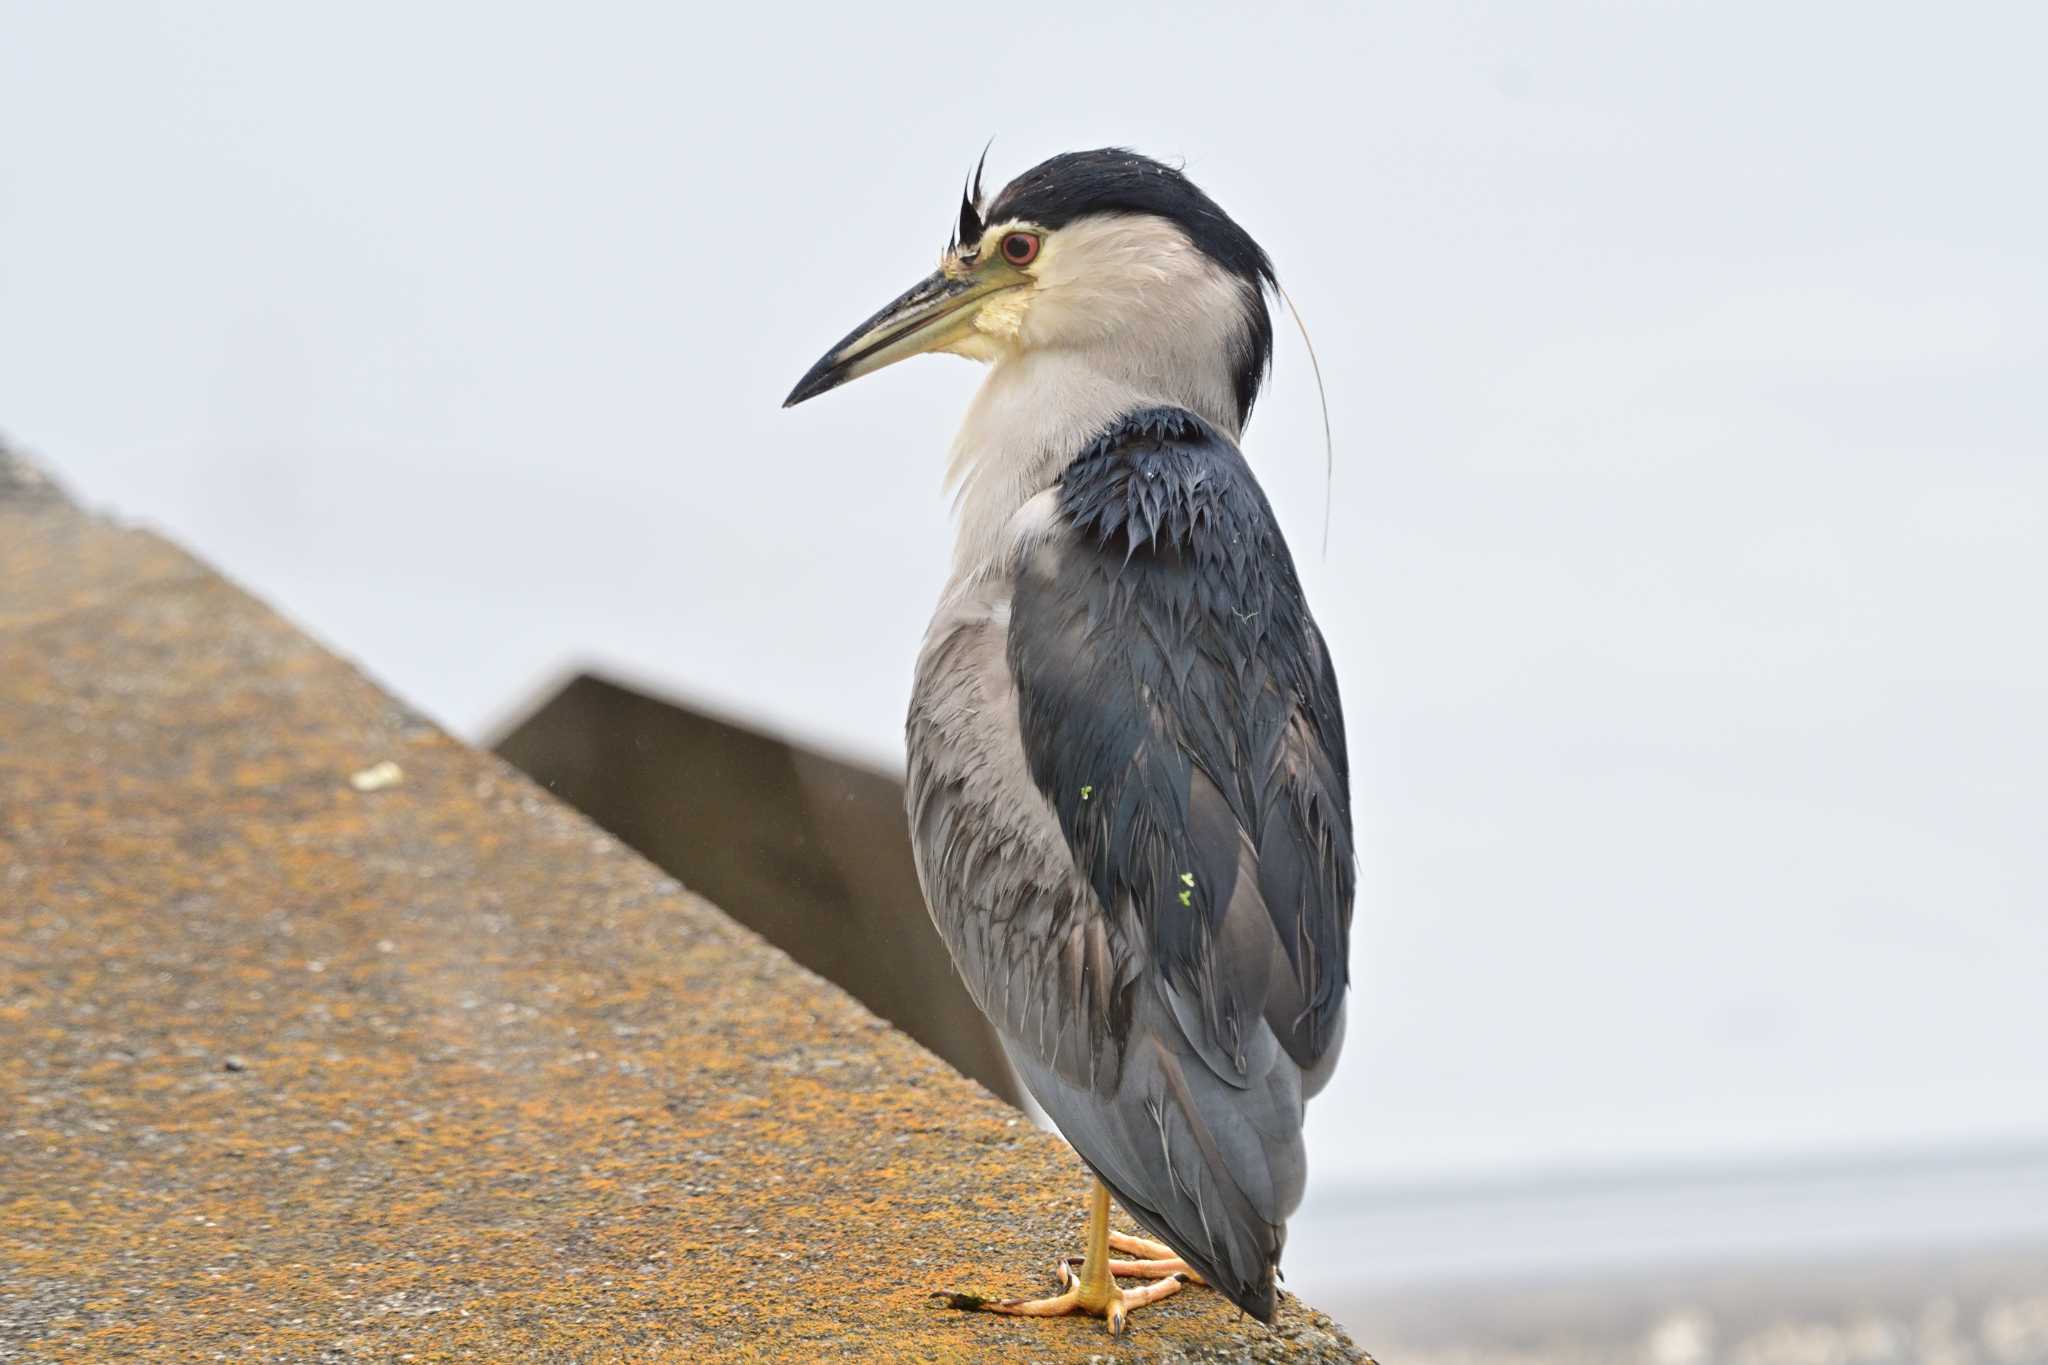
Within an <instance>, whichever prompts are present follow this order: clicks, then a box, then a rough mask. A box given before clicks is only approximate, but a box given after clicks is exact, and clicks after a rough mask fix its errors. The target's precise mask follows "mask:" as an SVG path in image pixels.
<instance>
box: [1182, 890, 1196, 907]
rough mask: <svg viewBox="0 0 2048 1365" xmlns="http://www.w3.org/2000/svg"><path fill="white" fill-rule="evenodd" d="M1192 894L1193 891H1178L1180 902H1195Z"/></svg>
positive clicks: (1187, 903)
mask: <svg viewBox="0 0 2048 1365" xmlns="http://www.w3.org/2000/svg"><path fill="white" fill-rule="evenodd" d="M1194 896H1195V893H1194V892H1192V891H1183V892H1181V893H1180V903H1181V904H1182V905H1193V904H1194V903H1195V901H1194Z"/></svg>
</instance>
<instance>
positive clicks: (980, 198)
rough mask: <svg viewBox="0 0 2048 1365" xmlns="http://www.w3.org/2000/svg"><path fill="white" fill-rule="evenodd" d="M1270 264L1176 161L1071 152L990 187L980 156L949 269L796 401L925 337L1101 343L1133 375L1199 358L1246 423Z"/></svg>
mask: <svg viewBox="0 0 2048 1365" xmlns="http://www.w3.org/2000/svg"><path fill="white" fill-rule="evenodd" d="M1273 283H1274V281H1273V265H1272V262H1271V261H1269V260H1268V259H1267V258H1266V253H1265V252H1264V251H1263V250H1262V249H1261V248H1260V247H1259V244H1258V243H1257V242H1255V241H1253V240H1252V239H1251V236H1250V235H1249V234H1248V233H1246V232H1245V230H1244V229H1243V228H1241V227H1239V226H1238V225H1237V224H1236V223H1235V222H1234V221H1232V219H1231V218H1230V216H1229V215H1228V214H1226V213H1225V212H1224V211H1223V210H1222V209H1220V208H1218V207H1217V205H1216V201H1215V200H1213V199H1211V198H1210V197H1209V196H1208V195H1206V194H1204V193H1203V192H1202V191H1201V189H1200V188H1198V187H1197V186H1196V185H1195V183H1194V182H1193V181H1191V180H1189V179H1188V178H1187V176H1185V175H1183V174H1182V173H1181V172H1180V171H1178V170H1176V169H1174V168H1173V167H1171V166H1167V165H1163V164H1161V163H1160V162H1157V161H1154V160H1152V159H1151V158H1150V157H1145V156H1140V155H1138V154H1137V153H1136V152H1130V151H1125V150H1123V149H1121V148H1113V147H1112V148H1103V149H1101V150H1099V151H1092V152H1067V153H1064V154H1063V155H1060V156H1056V157H1053V158H1052V159H1051V160H1050V161H1046V162H1043V163H1042V164H1040V165H1038V166H1035V167H1033V168H1032V169H1031V170H1029V171H1026V172H1025V173H1024V174H1023V175H1021V176H1019V177H1017V179H1015V180H1013V181H1011V182H1010V184H1008V185H1007V186H1005V187H1004V188H1003V189H1002V191H1001V192H1000V193H998V194H996V195H995V196H994V197H993V198H989V197H987V196H985V195H983V193H982V190H981V170H980V168H979V167H977V168H976V170H975V173H974V178H973V180H972V182H971V183H970V184H969V186H968V188H967V191H966V193H965V195H964V196H963V199H962V202H961V205H960V221H959V227H958V229H957V230H956V232H955V233H954V236H953V239H952V241H951V242H949V243H948V244H947V247H946V250H945V252H944V254H943V255H941V257H940V258H939V268H938V269H937V270H935V271H934V272H932V274H931V275H929V276H928V277H926V278H925V279H923V280H921V281H919V282H918V283H917V284H915V285H913V286H912V287H911V288H910V289H909V290H908V291H906V292H905V293H904V294H903V295H902V296H901V297H899V298H897V299H896V300H895V301H894V302H892V303H890V304H889V305H888V306H887V307H885V308H883V309H882V311H881V312H879V313H877V314H875V315H874V316H873V317H871V318H869V319H868V320H867V321H866V322H864V323H862V324H861V325H860V326H859V327H857V328H855V329H854V330H853V332H852V334H851V335H849V336H847V337H846V338H845V339H844V340H843V341H841V342H840V343H839V344H838V345H837V346H834V347H833V348H832V349H831V350H829V351H827V352H826V353H825V355H824V357H823V358H822V359H820V360H819V361H818V363H817V364H816V365H814V366H812V367H811V370H810V373H808V374H806V375H805V376H804V377H803V378H802V379H801V380H800V381H798V383H797V386H796V387H795V388H794V389H792V390H791V391H790V395H789V397H788V398H787V399H786V400H784V404H783V406H785V407H789V406H792V405H794V404H797V403H801V402H803V401H804V400H806V399H809V398H815V397H817V396H818V395H819V394H821V393H824V392H825V391H826V390H828V389H834V388H837V387H838V386H839V385H841V384H844V383H846V382H847V381H848V380H850V379H858V378H859V377H860V376H862V375H864V374H871V373H873V372H874V371H876V370H879V369H881V368H882V367H883V366H885V365H893V364H895V363H896V362H897V361H899V360H903V359H906V358H908V357H910V356H914V355H922V354H924V353H926V352H928V351H946V352H950V353H951V354H954V355H964V356H967V357H970V358H972V359H975V360H983V361H991V362H995V363H998V364H1000V363H1002V362H1004V361H1005V360H1009V359H1013V358H1016V357H1019V356H1023V355H1027V354H1030V353H1032V352H1039V351H1055V350H1065V351H1074V352H1083V353H1097V354H1100V355H1101V356H1103V357H1104V358H1105V360H1107V359H1108V358H1111V357H1113V358H1114V360H1115V363H1116V364H1117V365H1118V366H1120V367H1122V368H1124V369H1127V370H1130V371H1132V372H1134V373H1137V374H1140V375H1142V374H1144V373H1145V372H1146V371H1148V370H1152V371H1157V372H1161V373H1172V372H1175V371H1177V370H1180V369H1184V368H1189V367H1195V368H1199V369H1201V370H1204V371H1206V372H1209V373H1212V374H1213V376H1214V383H1215V386H1216V387H1217V388H1218V389H1219V392H1218V393H1217V394H1216V400H1217V406H1219V407H1222V408H1224V409H1226V412H1225V413H1221V414H1217V415H1218V416H1219V417H1225V418H1227V416H1228V415H1229V413H1228V411H1227V410H1228V409H1231V408H1234V409H1235V413H1234V415H1235V417H1236V421H1235V422H1233V423H1230V425H1232V426H1233V427H1237V426H1241V425H1242V424H1243V421H1244V417H1245V415H1246V414H1247V413H1248V412H1249V411H1250V410H1251V405H1252V400H1253V399H1254V398H1256V397H1257V396H1258V391H1259V385H1260V384H1261V383H1262V382H1263V380H1264V378H1265V374H1266V369H1267V366H1268V364H1269V363H1270V361H1271V358H1272V351H1273V323H1272V316H1271V314H1270V313H1269V312H1268V311H1267V306H1266V291H1267V290H1268V289H1270V288H1272V287H1273Z"/></svg>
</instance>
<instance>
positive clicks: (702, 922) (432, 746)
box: [0, 456, 1364, 1361]
mask: <svg viewBox="0 0 2048 1365" xmlns="http://www.w3.org/2000/svg"><path fill="white" fill-rule="evenodd" d="M365 552H366V553H374V547H373V546H369V547H366V550H365ZM459 609H460V604H459V603H451V604H450V610H451V611H453V610H459ZM386 763H389V764H395V765H397V768H398V769H399V770H400V772H401V773H402V777H400V778H398V779H397V780H395V781H394V780H393V778H392V774H391V770H390V769H388V768H379V767H378V765H380V764H386ZM372 774H375V775H374V776H373V775H372ZM352 778H355V779H357V780H355V781H352V780H351V779H352ZM0 1100H4V1102H0V1360H7V1361H17V1360H35V1361H83V1360H105V1359H161V1360H208V1359H222V1360H228V1359H231V1360H291V1361H307V1360H319V1361H346V1360H357V1359H363V1360H408V1359H410V1360H419V1361H439V1360H493V1361H499V1360H524V1359H540V1360H562V1361H600V1360H626V1359H632V1360H678V1361H680V1360H691V1361H696V1360H776V1359H788V1360H819V1359H859V1360H1033V1361H1064V1360H1073V1361H1079V1360H1089V1359H1131V1360H1141V1359H1142V1360H1174V1361H1206V1360H1238V1359H1245V1360H1259V1361H1308V1360H1318V1361H1320V1360H1356V1359H1362V1358H1364V1357H1363V1356H1362V1354H1361V1353H1360V1352H1358V1350H1357V1349H1356V1348H1355V1347H1354V1346H1353V1345H1352V1344H1351V1343H1350V1342H1349V1341H1348V1340H1347V1339H1346V1338H1345V1336H1344V1335H1343V1333H1342V1332H1341V1331H1339V1330H1338V1329H1337V1328H1336V1327H1335V1326H1333V1325H1332V1324H1331V1323H1330V1321H1329V1320H1328V1319H1326V1318H1324V1317H1322V1316H1321V1315H1319V1314H1317V1313H1314V1312H1312V1311H1310V1310H1308V1309H1307V1308H1305V1307H1304V1306H1302V1305H1301V1304H1299V1303H1298V1302H1295V1301H1292V1300H1289V1301H1288V1302H1287V1303H1286V1304H1285V1305H1284V1306H1283V1308H1282V1312H1281V1317H1280V1320H1279V1323H1278V1325H1277V1327H1276V1328H1274V1329H1272V1330H1268V1329H1266V1328H1263V1327H1261V1326H1259V1325H1258V1324H1256V1323H1253V1322H1250V1321H1248V1320H1241V1319H1240V1318H1239V1316H1238V1314H1237V1313H1236V1311H1235V1310H1234V1309H1232V1308H1230V1307H1229V1305H1228V1304H1226V1303H1225V1302H1224V1301H1223V1300H1221V1299H1220V1298H1219V1297H1217V1296H1215V1295H1213V1294H1211V1293H1209V1292H1207V1291H1190V1292H1187V1293H1183V1294H1181V1295H1180V1296H1178V1297H1177V1298H1175V1299H1174V1300H1172V1301H1170V1302H1168V1303H1166V1304H1163V1305H1160V1306H1159V1307H1156V1308H1152V1309H1147V1310H1145V1311H1143V1312H1141V1313H1139V1314H1138V1315H1136V1317H1135V1318H1134V1322H1133V1331H1132V1333H1131V1335H1129V1336H1128V1337H1126V1338H1125V1339H1124V1340H1123V1341H1122V1342H1120V1343H1119V1342H1113V1341H1112V1339H1111V1338H1110V1337H1108V1336H1107V1335H1106V1334H1105V1332H1104V1331H1103V1328H1102V1325H1101V1324H1100V1323H1099V1322H1096V1321H1093V1320H1081V1319H1069V1320H1063V1321H1055V1322H1031V1321H1017V1320H1004V1319H998V1318H992V1317H985V1316H971V1315H965V1314H959V1313H954V1312H949V1311H946V1310H943V1309H941V1308H938V1307H936V1306H934V1304H933V1303H932V1301H931V1298H930V1295H931V1294H932V1292H933V1291H936V1290H945V1289H955V1288H973V1289H977V1290H981V1291H983V1292H1002V1293H1020V1292H1042V1291H1044V1290H1046V1289H1048V1288H1049V1287H1050V1286H1051V1283H1052V1278H1051V1270H1052V1266H1053V1263H1054V1260H1055V1258H1056V1257H1057V1256H1059V1255H1061V1254H1063V1253H1065V1252H1068V1251H1071V1250H1075V1249H1077V1240H1078V1235H1079V1230H1080V1216H1081V1210H1082V1197H1083V1194H1084V1192H1085V1182H1084V1177H1083V1173H1082V1170H1081V1168H1080V1166H1079V1165H1078V1163H1077V1162H1076V1161H1075V1160H1074V1159H1073V1157H1072V1156H1071V1154H1070V1153H1068V1152H1067V1151H1066V1149H1065V1148H1064V1146H1063V1145H1062V1144H1060V1143H1059V1142H1058V1141H1057V1140H1056V1139H1054V1138H1051V1137H1048V1136H1046V1135H1044V1134H1041V1133H1038V1132H1035V1131H1034V1130H1033V1129H1032V1128H1031V1127H1030V1126H1029V1124H1028V1123H1025V1122H1023V1121H1022V1120H1020V1118H1019V1117H1018V1116H1017V1114H1016V1113H1015V1112H1014V1111H1012V1110H1010V1109H1008V1108H1007V1107H1005V1106H1003V1105H1002V1104H1000V1103H998V1102H997V1101H995V1100H993V1099H992V1098H990V1097H989V1096H988V1095H987V1094H986V1093H985V1092H983V1091H981V1090H980V1089H979V1088H978V1087H975V1086H973V1085H972V1084H970V1083H968V1082H966V1081H964V1080H962V1079H961V1078H960V1077H959V1076H958V1075H956V1074H955V1073H953V1072H952V1071H951V1070H949V1069H948V1068H946V1067H945V1066H944V1065H943V1064H941V1063H939V1062H937V1061H936V1060H935V1059H934V1058H932V1057H931V1056H930V1055H929V1054H927V1053H925V1052H923V1051H922V1050H920V1049H919V1048H917V1047H916V1046H914V1045H913V1044H911V1043H910V1042H909V1041H908V1040H907V1039H905V1038H904V1037H903V1036H902V1035H900V1034H898V1033H896V1032H894V1031H892V1030H891V1029H889V1028H888V1027H887V1026H886V1025H884V1024H882V1023H881V1022H880V1021H879V1020H877V1019H875V1018H874V1017H873V1016H871V1015H869V1014H867V1013H866V1012H865V1011H863V1010H862V1009H861V1008H860V1007H858V1006H857V1005H856V1004H854V1003H853V1002H852V1001H851V1000H850V999H849V998H848V997H847V996H845V995H844V994H842V993H841V992H839V991H838V990H836V989H835V988H833V987H831V986H829V985H828V984H826V983H825V982H823V981H822V980H820V979H819V978H817V977H814V976H812V975H810V974H808V973H806V972H805V971H803V970H801V969H800V968H798V967H796V966H795V965H794V964H792V963H791V962H790V961H789V959H787V958H786V957H784V956H782V955H781V954H779V953H777V952H775V951H774V950H772V949H770V948H768V947H767V946H766V945H765V944H764V943H763V942H762V941H761V940H759V939H757V938H755V937H754V936H753V935H752V934H750V933H748V932H746V931H745V930H742V929H740V928H738V927H737V926H736V925H734V924H733V922H732V921H730V920H728V919H727V918H726V917H725V916H724V915H722V914H720V913H719V912H718V911H717V910H715V909H714V908H712V907H711V906H710V905H708V904H706V903H705V902H703V901H702V900H700V899H698V898H696V897H694V896H692V895H691V894H689V893H688V892H687V891H685V890H683V889H682V888H681V887H679V886H677V885H676V884H675V883H674V882H673V881H670V880H668V879H666V878H665V877H664V876H663V875H662V874H661V873H660V872H659V871H657V870H656V869H654V868H653V867H651V866H650V865H649V864H647V863H645V862H643V861H642V860H641V859H640V858H638V857H637V856H635V855H633V854H631V853H629V852H627V851H626V850H624V849H623V848H622V847H621V846H619V845H618V844H617V843H616V842H615V841H613V840H612V839H610V838H609V837H607V836H605V835H603V834H601V833H600V832H599V831H597V830H596V829H595V828H594V827H593V826H591V825H590V824H588V823H586V822H585V821H584V820H583V819H581V818H580V817H578V816H576V815H574V814H573V813H571V812H570V811H568V810H567V809H566V808H565V807H563V806H561V805H560V804H558V803H556V802H555V801H553V800H552V799H550V798H549V797H548V796H547V795H545V794H544V793H543V792H541V791H540V790H538V789H537V788H535V787H534V786H532V785H531V784H530V783H528V782H527V781H526V780H525V779H523V778H521V777H519V776H518V775H517V774H515V773H514V772H512V771H511V770H510V769H508V768H507V767H505V766H503V765H502V764H500V763H498V762H497V761H495V760H493V759H491V758H489V757H487V756H485V755H482V754H479V753H477V752H475V751H473V750H471V749H469V748H466V747H465V746H463V745H461V744H458V743H456V742H454V741H452V740H450V739H449V738H448V737H447V736H445V735H443V734H441V733H440V732H439V731H438V730H437V729H436V728H435V727H434V726H433V725H431V724H430V723H428V722H427V721H425V720H424V719H422V718H421V717H419V716H417V715H415V714H413V713H411V712H409V711H408V710H407V709H406V708H405V707H404V706H403V705H401V704H399V703H398V702H396V701H394V700H392V699H391V698H390V697H388V696H386V695H384V694H383V693H381V692H380V691H378V690H377V689H376V688H375V687H374V686H372V685H371V684H370V683H369V682H367V681H365V680H364V678H363V677H362V676H360V675H359V674H358V673H357V672H355V671H354V670H353V669H352V668H351V667H349V666H348V665H347V664H345V663H343V662H342V661H340V660H338V659H336V658H335V657H333V656H332V655H330V654H328V653H327V652H326V651H324V650H322V649H321V648H320V647H319V646H318V645H316V644H314V643H313V642H312V641H310V640H308V639H307V638H306V637H305V636H304V635H302V634H301V633H299V632H298V631H296V630H295V629H293V628H292V626H291V625H289V624H288V623H287V622H285V621H284V620H282V619H281V618H279V617H278V616H277V615H275V614H274V613H272V612H271V611H270V610H268V609H267V608H265V607H264V606H262V605H261V604H259V603H257V602H255V601H253V600H252V599H251V598H249V597H248V596H246V595H245V594H243V593H242V592H240V591H239V590H237V589H236V588H234V587H233V586H231V585H230V584H228V583H226V582H225V581H223V580H222V579H221V578H219V577H218V576H217V575H215V574H214V573H212V572H211V571H209V570H208V569H207V568H205V566H203V565H201V564H199V563H198V562H196V561H194V560H193V559H191V558H190V557H189V556H187V555H185V554H184V553H182V552H181V551H179V550H178V549H177V548H176V547H174V546H172V545H170V544H168V543H167V542H165V541H164V540H162V539H160V538H158V537H156V536H153V535H150V534H147V533H145V532H140V531H135V530H130V529H125V528H122V527H120V526H116V525H113V524H110V523H108V522H106V521H103V520H98V519H94V518H91V517H87V516H84V515H82V514H80V513H78V512H77V511H76V510H74V509H73V508H72V507H70V506H69V505H68V504H67V503H66V502H64V501H63V500H62V499H61V498H60V497H58V496H57V495H56V494H55V493H54V491H53V490H52V489H51V487H50V486H49V484H48V482H47V480H45V479H43V478H41V477H39V476H37V475H35V474H33V473H32V472H29V471H27V470H26V469H25V468H24V467H23V466H21V465H19V464H15V463H10V462H8V461H7V460H6V459H5V457H4V456H0Z"/></svg>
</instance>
